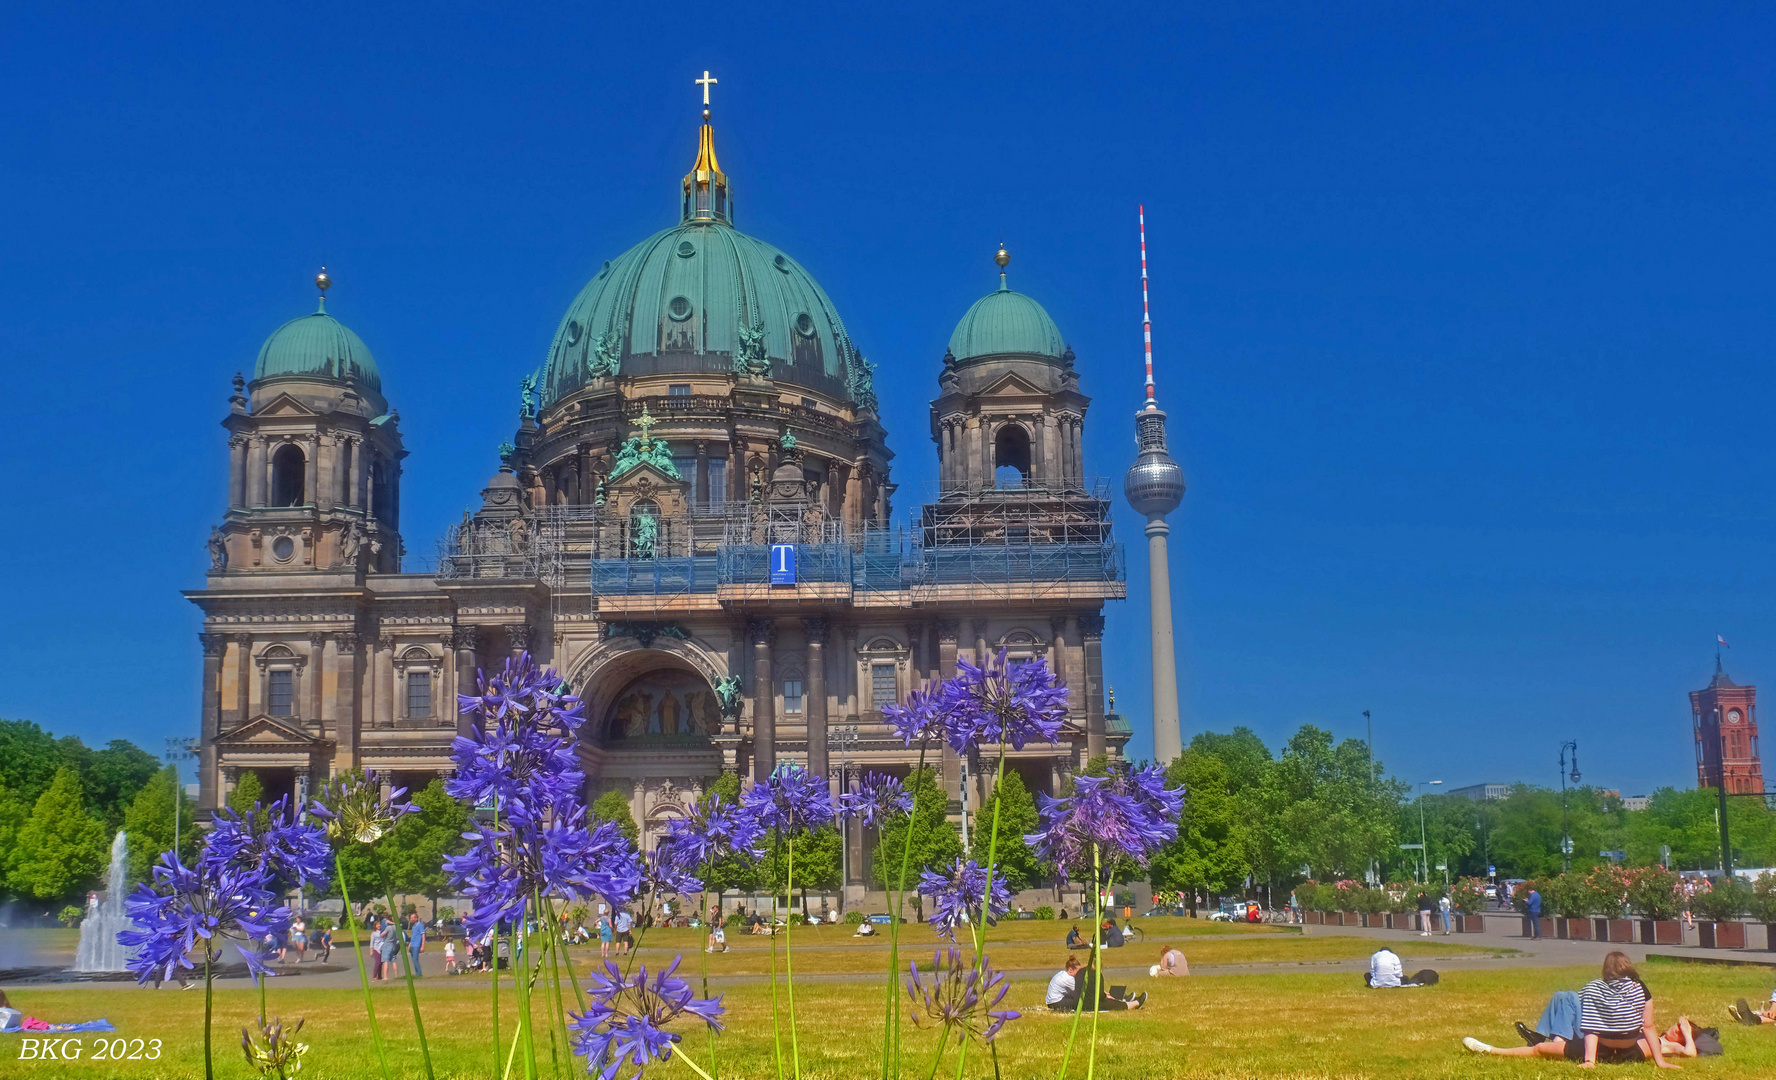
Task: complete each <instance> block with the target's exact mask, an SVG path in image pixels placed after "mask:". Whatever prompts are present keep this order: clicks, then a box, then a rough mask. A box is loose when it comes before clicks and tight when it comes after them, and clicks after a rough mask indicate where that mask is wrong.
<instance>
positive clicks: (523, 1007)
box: [512, 919, 537, 1080]
mask: <svg viewBox="0 0 1776 1080" xmlns="http://www.w3.org/2000/svg"><path fill="white" fill-rule="evenodd" d="M528 922H529V920H527V919H519V920H518V925H517V926H516V927H515V928H514V929H513V938H514V939H515V940H514V948H513V949H512V985H513V987H514V988H515V989H516V990H517V991H518V1030H519V1031H520V1032H522V1033H523V1035H524V1080H536V1077H537V1061H536V1031H535V1030H534V1028H533V1027H532V1017H531V1014H530V928H529V926H528V925H526V924H527V923H528ZM520 946H521V947H522V952H523V962H522V964H520V962H519V956H518V954H519V952H520V951H521V950H520V948H519V947H520Z"/></svg>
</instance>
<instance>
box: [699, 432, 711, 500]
mask: <svg viewBox="0 0 1776 1080" xmlns="http://www.w3.org/2000/svg"><path fill="white" fill-rule="evenodd" d="M708 508H709V441H708V440H707V439H698V440H697V509H699V510H707V509H708Z"/></svg>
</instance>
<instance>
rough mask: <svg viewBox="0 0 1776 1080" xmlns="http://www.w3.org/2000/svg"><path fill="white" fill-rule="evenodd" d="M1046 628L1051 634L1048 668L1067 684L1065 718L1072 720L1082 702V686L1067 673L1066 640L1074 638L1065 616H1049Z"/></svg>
mask: <svg viewBox="0 0 1776 1080" xmlns="http://www.w3.org/2000/svg"><path fill="white" fill-rule="evenodd" d="M1048 630H1049V634H1050V635H1051V638H1050V642H1049V646H1048V670H1049V671H1051V672H1053V673H1054V677H1055V678H1057V679H1059V680H1061V681H1062V682H1064V683H1066V684H1067V719H1069V720H1073V719H1075V718H1076V717H1077V716H1078V715H1079V711H1080V708H1081V706H1082V705H1083V704H1084V703H1083V702H1081V701H1080V700H1079V695H1080V692H1081V690H1082V689H1083V688H1082V687H1081V686H1080V685H1079V684H1078V683H1077V682H1075V681H1074V680H1073V677H1072V676H1071V675H1070V674H1069V671H1070V670H1071V669H1070V668H1069V667H1068V666H1067V649H1068V647H1069V646H1068V642H1070V641H1073V640H1074V637H1073V635H1072V634H1071V633H1069V632H1068V629H1067V616H1065V615H1052V616H1050V617H1049V620H1048Z"/></svg>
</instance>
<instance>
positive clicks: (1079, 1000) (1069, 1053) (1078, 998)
mask: <svg viewBox="0 0 1776 1080" xmlns="http://www.w3.org/2000/svg"><path fill="white" fill-rule="evenodd" d="M1097 887H1098V883H1097V879H1096V877H1094V878H1093V879H1092V888H1093V889H1096V888H1097ZM1100 921H1102V920H1100ZM1093 1004H1094V1006H1095V1005H1096V1003H1095V1002H1094V1003H1093ZM1084 1008H1085V995H1084V994H1082V993H1080V992H1079V988H1078V987H1074V992H1073V1025H1072V1029H1071V1030H1069V1031H1068V1032H1067V1049H1066V1052H1065V1053H1063V1054H1062V1055H1061V1071H1060V1072H1059V1073H1057V1074H1056V1076H1055V1080H1066V1076H1067V1062H1068V1061H1069V1060H1071V1059H1072V1057H1073V1040H1074V1039H1075V1038H1077V1037H1078V1036H1079V1015H1080V1013H1081V1012H1082V1011H1083V1010H1084ZM1094 1019H1095V1017H1094Z"/></svg>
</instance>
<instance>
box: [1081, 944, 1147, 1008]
mask: <svg viewBox="0 0 1776 1080" xmlns="http://www.w3.org/2000/svg"><path fill="white" fill-rule="evenodd" d="M1101 962H1102V961H1101V960H1100V959H1099V958H1098V957H1095V956H1094V957H1092V958H1091V959H1090V960H1088V961H1087V962H1086V964H1085V966H1084V967H1083V968H1081V969H1080V970H1079V971H1078V973H1077V974H1075V975H1074V979H1075V980H1076V982H1077V985H1078V987H1079V998H1082V999H1084V1000H1085V1001H1091V1000H1093V999H1096V1000H1097V1003H1098V1011H1099V1012H1121V1011H1123V1010H1125V1009H1138V1008H1140V1007H1141V1006H1143V1005H1145V1004H1147V995H1146V994H1130V993H1129V992H1128V989H1127V988H1126V987H1121V986H1113V987H1111V986H1105V987H1101V986H1100V983H1099V979H1098V965H1099V964H1100V963H1101ZM1118 991H1121V996H1118V995H1117V992H1118Z"/></svg>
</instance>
